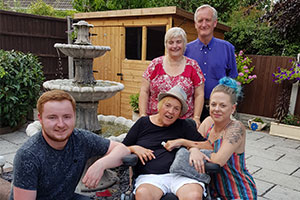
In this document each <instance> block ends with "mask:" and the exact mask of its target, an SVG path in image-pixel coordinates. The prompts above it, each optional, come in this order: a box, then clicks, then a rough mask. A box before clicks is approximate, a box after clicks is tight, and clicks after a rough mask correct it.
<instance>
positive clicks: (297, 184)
mask: <svg viewBox="0 0 300 200" xmlns="http://www.w3.org/2000/svg"><path fill="white" fill-rule="evenodd" d="M253 177H254V178H255V179H259V180H262V181H266V182H268V183H273V184H276V185H280V186H283V187H286V188H289V189H292V190H296V191H300V178H298V177H296V176H290V175H286V174H282V173H279V172H275V171H272V170H269V169H261V170H259V171H258V172H256V173H255V174H253Z"/></svg>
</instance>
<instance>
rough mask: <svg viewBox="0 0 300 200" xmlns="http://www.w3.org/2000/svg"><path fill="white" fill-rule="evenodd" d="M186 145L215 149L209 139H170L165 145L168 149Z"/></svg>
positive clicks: (187, 146) (188, 146)
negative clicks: (199, 140)
mask: <svg viewBox="0 0 300 200" xmlns="http://www.w3.org/2000/svg"><path fill="white" fill-rule="evenodd" d="M181 146H184V147H186V148H192V147H196V148H199V149H213V148H212V146H211V144H210V143H209V142H208V141H201V142H198V141H192V140H187V139H183V138H181V139H175V140H168V141H167V142H166V144H165V145H164V147H165V148H166V149H167V150H168V151H172V150H173V149H175V148H178V147H181Z"/></svg>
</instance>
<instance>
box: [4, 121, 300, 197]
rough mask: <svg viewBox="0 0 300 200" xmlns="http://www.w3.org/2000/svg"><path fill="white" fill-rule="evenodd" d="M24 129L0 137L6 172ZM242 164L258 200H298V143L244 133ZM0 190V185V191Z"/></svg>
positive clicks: (299, 180) (23, 136)
mask: <svg viewBox="0 0 300 200" xmlns="http://www.w3.org/2000/svg"><path fill="white" fill-rule="evenodd" d="M25 129H26V125H25V126H23V127H22V128H21V129H19V130H18V131H15V132H13V133H8V134H4V135H0V155H1V156H4V157H5V159H6V164H5V166H4V168H5V169H6V170H8V169H9V168H11V167H13V158H14V155H15V153H16V151H17V149H18V148H19V147H20V146H21V145H22V144H23V143H24V142H25V141H26V140H27V138H28V136H27V135H26V133H25ZM246 162H247V167H248V169H249V171H250V172H251V174H252V175H253V177H254V180H255V181H256V184H257V189H258V199H259V200H274V199H276V200H277V199H278V200H280V199H284V200H285V199H300V141H298V140H291V139H287V138H282V137H276V136H271V135H269V134H268V133H267V132H259V131H251V130H247V141H246ZM2 187H4V186H3V185H2V184H0V191H1V189H3V188H2ZM0 193H1V192H0ZM0 200H1V194H0Z"/></svg>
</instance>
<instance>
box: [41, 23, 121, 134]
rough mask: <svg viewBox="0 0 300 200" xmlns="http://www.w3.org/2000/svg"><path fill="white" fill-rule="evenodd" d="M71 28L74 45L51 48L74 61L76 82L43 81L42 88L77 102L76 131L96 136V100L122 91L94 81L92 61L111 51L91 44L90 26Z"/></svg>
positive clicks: (109, 84) (66, 80)
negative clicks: (72, 29)
mask: <svg viewBox="0 0 300 200" xmlns="http://www.w3.org/2000/svg"><path fill="white" fill-rule="evenodd" d="M73 27H74V28H76V29H77V33H78V35H77V39H76V41H75V43H74V44H60V43H56V44H55V45H54V47H55V48H57V49H59V50H60V51H61V52H62V53H63V54H65V55H67V56H71V57H73V58H74V61H75V78H74V79H55V80H50V81H46V82H45V83H44V84H43V87H44V88H45V89H48V90H54V89H60V90H64V91H66V92H68V93H70V94H71V95H72V96H73V97H74V98H75V100H76V107H77V108H76V115H77V118H76V127H77V128H82V129H87V130H90V131H93V132H99V131H100V130H101V127H100V123H99V121H98V118H97V108H98V102H99V100H104V99H108V98H110V97H112V96H114V95H115V94H116V93H117V92H119V91H121V90H123V89H124V85H123V84H121V83H118V82H114V81H104V80H95V78H94V75H93V59H94V58H97V57H100V56H102V55H104V54H105V53H106V51H110V47H108V46H94V45H92V44H91V42H90V40H89V35H90V34H89V29H90V28H92V27H93V25H92V24H88V23H87V22H86V21H83V20H81V21H79V22H78V23H76V24H73Z"/></svg>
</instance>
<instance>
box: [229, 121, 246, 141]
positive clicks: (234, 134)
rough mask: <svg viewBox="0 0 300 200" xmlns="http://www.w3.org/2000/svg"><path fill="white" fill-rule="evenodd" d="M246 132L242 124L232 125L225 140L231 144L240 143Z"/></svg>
mask: <svg viewBox="0 0 300 200" xmlns="http://www.w3.org/2000/svg"><path fill="white" fill-rule="evenodd" d="M244 134H245V131H244V129H243V127H242V126H241V124H240V123H231V124H230V125H229V126H228V127H227V129H226V130H225V137H224V139H226V140H228V141H229V143H230V144H234V143H237V142H239V140H241V139H242V137H243V135H244Z"/></svg>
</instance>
